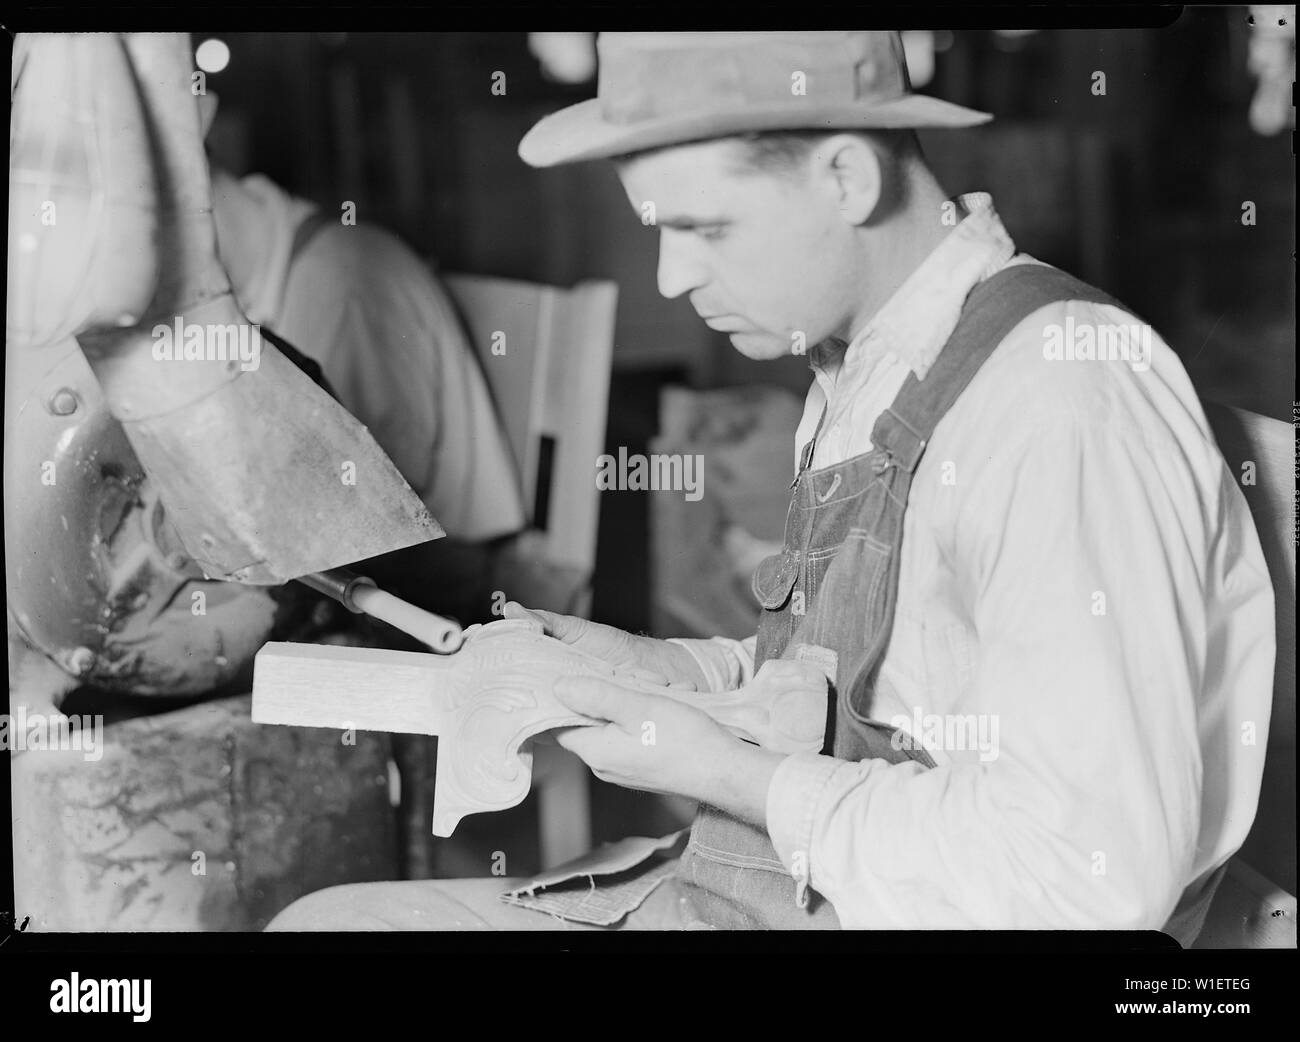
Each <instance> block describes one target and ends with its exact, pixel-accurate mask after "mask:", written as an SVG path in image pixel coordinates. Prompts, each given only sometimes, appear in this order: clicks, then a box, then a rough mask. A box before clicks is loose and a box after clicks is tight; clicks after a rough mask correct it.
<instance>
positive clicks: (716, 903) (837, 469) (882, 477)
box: [677, 263, 1117, 929]
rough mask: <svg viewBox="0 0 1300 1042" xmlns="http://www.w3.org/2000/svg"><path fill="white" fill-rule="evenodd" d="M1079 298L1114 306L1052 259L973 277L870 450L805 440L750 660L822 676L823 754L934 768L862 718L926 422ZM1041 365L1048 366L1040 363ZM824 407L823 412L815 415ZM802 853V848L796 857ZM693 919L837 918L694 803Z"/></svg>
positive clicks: (747, 835) (738, 824)
mask: <svg viewBox="0 0 1300 1042" xmlns="http://www.w3.org/2000/svg"><path fill="white" fill-rule="evenodd" d="M1066 300H1071V301H1074V300H1077V301H1090V302H1098V303H1106V304H1112V305H1115V304H1116V303H1117V302H1116V301H1114V300H1113V299H1111V298H1109V297H1107V296H1106V295H1105V294H1103V293H1101V292H1100V291H1098V290H1096V289H1093V288H1092V287H1090V286H1087V285H1085V284H1084V283H1082V282H1079V281H1078V280H1076V279H1074V278H1073V277H1071V276H1069V275H1067V274H1065V273H1064V272H1061V271H1058V270H1057V269H1055V268H1050V267H1046V266H1043V265H1038V264H1032V263H1031V264H1016V265H1013V266H1011V267H1008V268H1004V269H1003V270H1002V271H1000V272H998V273H997V274H995V275H993V276H991V277H990V278H988V279H986V280H985V281H984V282H982V283H980V284H979V285H978V286H976V287H975V288H974V289H973V290H972V291H971V293H970V295H969V296H968V297H967V299H966V303H965V305H964V307H963V309H962V312H961V316H960V318H959V320H958V322H957V325H956V327H955V328H954V330H953V332H952V335H951V336H950V337H949V339H948V341H947V342H946V344H945V345H944V347H943V350H942V351H941V353H940V354H939V357H938V358H937V359H936V361H935V363H934V365H933V367H932V368H931V369H930V371H929V372H928V374H927V375H926V378H925V379H924V380H917V378H916V376H915V374H913V373H909V374H908V376H907V379H906V381H905V382H904V384H903V386H902V388H901V389H900V390H899V392H898V394H897V396H896V397H895V398H894V401H893V403H892V404H891V405H890V407H889V408H888V409H886V410H885V411H884V412H883V413H881V415H880V417H879V418H878V419H877V421H876V423H875V426H874V428H873V430H872V435H871V440H872V445H873V447H872V449H871V450H870V451H868V452H865V453H863V454H861V455H859V456H854V457H853V458H851V459H848V460H845V461H844V462H842V463H837V464H834V465H832V466H829V467H823V468H821V469H819V470H811V469H810V466H809V465H810V461H811V460H812V455H813V446H814V444H815V442H816V438H817V435H818V434H819V433H820V429H821V423H819V424H818V431H817V432H816V433H814V435H813V440H812V441H810V442H809V443H808V444H807V445H805V446H804V448H803V452H802V455H801V463H800V467H799V472H798V475H797V476H796V478H795V480H794V483H793V485H792V486H791V488H792V489H793V494H792V496H791V499H790V509H789V513H788V515H787V519H786V526H785V545H784V549H783V550H782V552H781V553H779V554H776V555H774V556H772V557H769V558H767V559H766V560H764V561H763V562H762V563H761V564H760V565H759V566H758V568H757V569H756V570H755V573H754V579H753V590H754V594H755V596H756V597H757V598H758V600H759V603H760V604H761V605H762V607H763V613H762V617H761V619H760V622H759V627H758V647H757V655H756V658H755V669H757V668H758V667H759V666H760V665H762V664H763V663H764V662H765V661H767V660H768V659H772V658H794V659H805V660H808V661H810V662H812V663H813V664H816V665H819V666H821V667H822V668H823V669H824V670H825V671H826V673H827V675H828V676H829V677H832V678H833V681H832V683H831V684H830V696H829V699H828V705H827V721H826V740H825V744H824V745H823V748H822V751H823V752H824V753H826V754H827V755H831V756H835V757H837V758H838V759H842V760H849V761H857V760H864V759H867V758H870V757H879V758H882V759H885V760H887V761H889V762H891V763H899V762H902V761H904V760H907V759H914V760H918V761H920V762H921V763H922V764H924V766H925V767H926V768H930V767H933V766H934V761H933V759H931V757H930V755H929V754H928V753H927V752H926V751H925V750H924V749H922V748H919V747H916V748H913V747H912V746H913V743H911V742H900V743H898V744H899V745H901V746H902V748H895V747H894V743H891V741H890V739H891V736H892V735H893V733H894V731H895V729H894V728H892V727H890V726H888V725H887V724H884V723H882V722H880V721H878V720H874V719H872V715H871V713H872V701H873V694H874V690H875V681H876V675H877V672H878V668H879V665H880V662H881V659H882V658H883V656H884V652H885V648H886V646H887V644H888V641H889V635H890V632H891V630H892V627H893V620H894V606H895V603H896V599H897V593H898V575H899V557H900V549H901V543H902V536H903V512H904V510H905V509H906V506H907V497H908V491H909V489H910V487H911V483H912V477H913V475H914V474H915V472H916V467H917V464H918V463H919V462H920V460H921V456H922V454H923V453H924V452H925V447H926V443H927V441H928V440H929V438H930V436H931V434H932V433H933V431H934V429H935V427H936V425H937V424H938V423H939V421H940V420H941V419H942V418H943V416H944V414H945V413H947V411H948V409H949V408H950V407H951V406H952V404H953V402H955V401H956V400H957V397H958V396H959V395H960V394H961V393H962V391H963V390H964V389H965V388H966V386H967V384H968V383H969V382H970V380H971V379H972V377H974V375H975V373H976V372H977V370H978V369H979V367H980V366H981V365H982V364H983V362H984V361H985V359H987V358H988V357H989V355H990V354H992V352H993V350H994V349H995V348H996V347H997V346H998V344H1000V343H1001V342H1002V341H1003V339H1005V337H1006V336H1007V334H1008V333H1010V331H1011V330H1012V329H1013V328H1014V327H1015V326H1016V325H1017V324H1018V323H1019V322H1020V321H1021V320H1022V319H1024V318H1026V317H1027V316H1029V315H1030V314H1032V313H1033V312H1034V311H1036V310H1038V309H1039V308H1042V307H1045V306H1046V305H1048V304H1052V303H1055V302H1058V301H1066ZM1044 364H1047V363H1044ZM825 417H826V414H825V412H824V411H823V413H822V422H824V421H825ZM805 857H806V854H805ZM677 884H678V886H679V887H680V890H681V892H682V894H683V895H685V898H686V900H687V901H688V902H689V906H690V910H691V913H692V916H693V918H695V919H696V920H698V922H699V923H700V924H701V925H707V926H712V927H714V928H720V929H755V928H758V929H806V928H836V927H838V926H839V925H840V924H839V920H838V918H837V917H836V914H835V910H834V908H833V907H832V906H831V904H830V902H829V901H827V900H825V898H823V897H822V896H821V895H820V894H818V893H816V891H813V890H811V889H809V888H808V886H807V882H806V873H805V875H804V879H803V880H799V879H797V878H794V877H793V876H792V873H791V872H790V871H789V870H787V868H786V867H785V865H784V864H782V862H781V860H780V858H779V857H778V856H777V853H776V851H775V849H774V848H773V846H772V843H771V840H770V839H769V838H768V834H767V830H766V829H765V828H763V827H760V826H754V825H750V824H748V823H746V822H743V821H740V820H738V819H736V818H734V817H732V816H731V815H729V814H727V813H725V812H723V811H721V810H718V809H717V808H715V807H710V806H707V805H701V807H700V810H699V812H698V814H697V815H696V819H695V822H694V824H693V826H692V828H691V836H690V841H689V843H688V845H687V847H686V850H685V852H684V853H683V855H682V857H681V860H680V862H679V864H678V869H677Z"/></svg>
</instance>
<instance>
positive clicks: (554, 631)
mask: <svg viewBox="0 0 1300 1042" xmlns="http://www.w3.org/2000/svg"><path fill="white" fill-rule="evenodd" d="M504 614H505V617H506V618H507V619H531V620H532V621H533V622H540V623H541V624H542V629H543V630H545V632H546V633H547V634H548V635H549V636H552V637H554V638H555V639H556V640H562V641H564V642H565V643H566V644H572V643H573V642H574V641H576V640H577V639H578V638H579V637H581V636H582V630H583V627H584V626H585V621H584V620H582V619H575V618H573V617H572V616H569V615H557V614H556V613H555V612H553V611H543V610H542V609H541V608H525V607H524V606H523V605H522V604H520V603H519V602H518V601H508V602H507V603H506V606H505V608H504Z"/></svg>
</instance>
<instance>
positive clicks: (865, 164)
mask: <svg viewBox="0 0 1300 1042" xmlns="http://www.w3.org/2000/svg"><path fill="white" fill-rule="evenodd" d="M816 161H817V162H818V163H819V164H820V165H821V173H822V174H823V175H824V176H825V177H826V178H827V182H826V183H827V185H828V187H829V188H830V190H831V191H833V192H834V193H835V196H836V200H835V201H836V203H837V204H838V206H839V211H840V214H841V216H842V217H843V219H844V220H845V221H846V222H847V223H849V224H853V225H861V224H866V223H867V222H868V221H869V220H871V217H872V215H873V214H875V212H876V210H877V208H878V207H879V206H880V200H881V197H882V195H883V194H884V169H883V166H882V163H881V160H880V156H879V154H878V153H877V152H876V150H875V149H874V148H872V147H871V145H870V144H869V143H868V142H867V141H865V140H863V139H862V138H860V137H858V136H857V135H855V134H836V135H835V136H834V137H830V138H827V139H826V140H825V141H823V142H822V143H821V144H820V145H819V146H818V148H817V160H816Z"/></svg>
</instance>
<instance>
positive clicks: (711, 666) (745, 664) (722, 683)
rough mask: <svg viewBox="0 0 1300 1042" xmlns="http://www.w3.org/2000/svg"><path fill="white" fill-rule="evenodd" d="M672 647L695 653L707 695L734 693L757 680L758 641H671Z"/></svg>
mask: <svg viewBox="0 0 1300 1042" xmlns="http://www.w3.org/2000/svg"><path fill="white" fill-rule="evenodd" d="M668 643H669V644H679V645H681V646H682V647H683V648H685V649H686V650H687V651H689V652H690V653H691V657H692V658H693V659H695V664H696V665H697V666H699V667H700V672H701V673H703V674H704V679H705V690H706V691H734V690H735V689H736V688H738V687H740V686H741V685H742V684H748V683H749V682H750V681H751V680H753V679H754V655H755V649H756V647H757V645H758V638H757V637H746V638H745V639H744V640H733V639H732V638H730V637H708V638H697V637H670V638H669V639H668Z"/></svg>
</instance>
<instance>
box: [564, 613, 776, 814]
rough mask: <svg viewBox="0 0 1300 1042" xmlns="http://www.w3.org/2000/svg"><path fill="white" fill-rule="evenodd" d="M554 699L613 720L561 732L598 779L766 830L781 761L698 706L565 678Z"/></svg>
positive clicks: (598, 682) (603, 683)
mask: <svg viewBox="0 0 1300 1042" xmlns="http://www.w3.org/2000/svg"><path fill="white" fill-rule="evenodd" d="M604 628H608V627H604ZM614 632H616V633H617V632H619V631H618V630H615V631H614ZM555 696H556V698H558V699H559V700H560V701H561V702H562V703H563V704H564V705H565V706H567V707H568V708H570V709H572V710H574V711H575V712H578V713H581V714H582V715H584V716H589V717H592V718H593V719H596V720H605V721H608V723H605V724H603V725H602V724H595V725H590V726H586V727H569V728H564V729H562V730H559V731H557V732H555V737H556V741H557V742H559V744H560V745H562V746H564V747H565V748H566V749H568V750H569V751H570V752H572V753H574V754H576V755H577V756H579V757H580V758H581V759H582V760H583V761H584V762H585V763H586V764H587V766H589V767H590V768H591V770H592V773H594V774H595V775H596V777H597V778H600V779H601V780H602V781H607V782H612V783H613V784H615V785H621V786H623V787H624V788H628V789H640V790H642V791H644V792H657V793H663V794H671V795H675V796H685V797H687V798H688V799H693V800H698V801H700V802H702V803H708V804H711V805H712V806H715V807H720V808H722V809H723V810H725V811H727V812H729V813H731V814H733V815H735V816H736V817H739V818H742V819H744V820H746V821H750V822H752V823H754V824H757V825H762V824H764V823H765V821H766V816H767V809H766V808H767V789H768V785H769V784H770V783H771V780H772V774H773V772H775V770H776V767H777V764H779V763H780V762H781V760H782V759H784V757H783V756H782V754H780V753H774V752H771V751H770V750H767V749H761V748H759V747H758V746H756V745H750V744H749V743H748V742H744V741H741V740H740V739H739V738H737V737H735V736H734V735H732V734H731V733H730V732H729V731H727V730H726V729H725V728H723V727H722V726H721V725H720V724H718V723H717V722H715V721H714V720H713V718H712V717H710V716H709V715H708V714H707V713H705V712H703V711H702V710H700V709H696V708H695V707H694V706H690V705H687V704H685V703H682V702H678V701H675V700H674V699H671V698H668V697H666V696H659V695H649V694H645V693H643V692H640V691H634V690H631V689H629V688H625V687H622V686H620V685H619V684H617V683H613V682H611V681H607V680H599V679H596V678H591V677H565V678H563V679H561V680H559V681H557V682H556V684H555Z"/></svg>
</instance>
